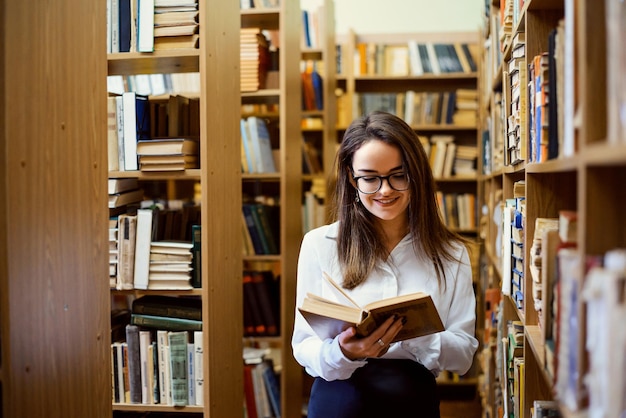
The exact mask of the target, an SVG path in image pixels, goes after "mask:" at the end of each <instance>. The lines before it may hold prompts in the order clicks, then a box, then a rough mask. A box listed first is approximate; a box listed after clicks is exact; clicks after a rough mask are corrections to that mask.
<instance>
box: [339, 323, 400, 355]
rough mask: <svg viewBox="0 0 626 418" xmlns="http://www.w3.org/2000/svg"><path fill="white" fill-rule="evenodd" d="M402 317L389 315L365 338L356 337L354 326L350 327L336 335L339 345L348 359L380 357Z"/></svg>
mask: <svg viewBox="0 0 626 418" xmlns="http://www.w3.org/2000/svg"><path fill="white" fill-rule="evenodd" d="M403 325H404V324H403V321H402V318H397V319H396V318H395V317H393V316H392V317H389V318H387V320H386V321H385V322H383V323H382V325H381V326H380V327H378V328H377V329H376V330H375V331H374V332H372V333H371V334H370V335H369V336H367V337H365V338H361V337H357V335H356V328H354V327H350V328H348V329H346V330H345V331H343V332H342V333H341V334H339V335H338V336H337V338H338V340H339V347H341V351H343V354H344V355H345V356H346V357H348V358H349V359H350V360H356V359H363V358H367V357H381V356H382V355H383V354H385V353H386V352H387V350H389V342H390V341H392V340H393V339H394V338H395V336H396V335H397V334H398V332H400V330H401V329H402V326H403Z"/></svg>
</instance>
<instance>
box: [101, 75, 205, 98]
mask: <svg viewBox="0 0 626 418" xmlns="http://www.w3.org/2000/svg"><path fill="white" fill-rule="evenodd" d="M107 91H108V92H110V93H115V94H122V93H123V92H125V91H134V92H136V93H137V94H141V95H144V96H162V95H166V94H185V95H192V96H194V97H196V96H199V95H200V73H197V72H196V73H168V74H129V75H110V76H108V77H107Z"/></svg>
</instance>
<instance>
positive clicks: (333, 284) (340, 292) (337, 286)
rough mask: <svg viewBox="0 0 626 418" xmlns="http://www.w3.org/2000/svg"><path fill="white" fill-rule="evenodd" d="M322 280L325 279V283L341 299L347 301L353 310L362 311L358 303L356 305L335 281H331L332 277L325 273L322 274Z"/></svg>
mask: <svg viewBox="0 0 626 418" xmlns="http://www.w3.org/2000/svg"><path fill="white" fill-rule="evenodd" d="M322 274H323V276H324V279H326V281H327V282H328V283H329V284H330V286H331V287H332V288H333V289H334V290H336V291H337V293H338V294H339V295H340V296H341V297H343V298H344V299H345V300H347V301H348V302H350V304H351V305H352V306H354V307H355V308H358V309H359V310H363V308H361V307H360V306H359V304H358V303H356V302H355V301H354V299H352V298H351V297H350V296H348V294H347V293H346V292H345V291H344V290H343V289H342V288H341V286H339V284H337V282H336V281H334V280H333V278H332V277H330V276H329V275H328V274H327V273H326V272H322Z"/></svg>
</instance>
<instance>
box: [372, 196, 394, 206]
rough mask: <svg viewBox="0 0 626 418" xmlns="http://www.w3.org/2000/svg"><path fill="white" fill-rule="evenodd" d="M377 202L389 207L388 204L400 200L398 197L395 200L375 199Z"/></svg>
mask: <svg viewBox="0 0 626 418" xmlns="http://www.w3.org/2000/svg"><path fill="white" fill-rule="evenodd" d="M375 200H376V202H378V203H381V204H383V205H388V204H390V203H393V202H395V201H396V200H398V198H397V197H396V198H393V199H375Z"/></svg>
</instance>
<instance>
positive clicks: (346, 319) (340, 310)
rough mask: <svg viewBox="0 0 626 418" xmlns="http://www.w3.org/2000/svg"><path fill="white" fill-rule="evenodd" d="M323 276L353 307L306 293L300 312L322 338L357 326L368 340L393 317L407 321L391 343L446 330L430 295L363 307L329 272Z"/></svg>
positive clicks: (392, 299) (393, 299)
mask: <svg viewBox="0 0 626 418" xmlns="http://www.w3.org/2000/svg"><path fill="white" fill-rule="evenodd" d="M324 277H325V279H326V280H327V281H328V282H329V283H330V284H331V285H332V286H333V288H334V289H336V290H337V291H338V292H339V293H340V294H341V295H342V296H343V297H344V298H345V299H346V300H348V301H349V302H350V303H351V304H352V306H347V305H343V304H341V303H337V302H333V301H331V300H328V299H324V298H322V297H320V296H317V295H314V294H311V293H309V294H307V296H306V297H305V299H304V302H303V303H302V306H301V307H299V308H298V310H299V311H300V313H301V314H302V316H303V317H304V319H305V320H306V321H307V322H308V323H309V325H310V326H311V328H313V330H314V331H315V333H316V334H317V335H318V336H319V337H320V338H322V339H326V338H334V337H335V336H337V334H339V333H340V332H342V331H343V330H345V329H347V328H348V327H351V326H354V327H356V330H357V335H360V336H362V337H366V336H368V335H369V334H370V333H372V332H373V331H374V330H375V329H376V328H378V327H379V326H380V325H381V324H382V323H383V322H385V320H386V319H387V318H389V317H390V316H393V315H397V316H398V317H403V318H405V319H406V322H405V324H404V326H403V327H402V329H401V330H400V332H399V333H398V335H396V337H395V339H394V340H393V341H391V342H396V341H402V340H407V339H409V338H415V337H421V336H423V335H429V334H434V333H436V332H440V331H443V330H444V327H443V323H442V322H441V318H440V317H439V313H438V312H437V308H435V304H434V303H433V300H432V298H431V297H430V295H428V294H426V293H422V292H418V293H411V294H408V295H401V296H395V297H393V298H388V299H383V300H380V301H377V302H372V303H369V304H367V305H365V306H362V307H361V306H359V305H358V304H357V303H356V302H355V301H354V300H352V299H351V298H350V296H348V294H347V293H345V292H344V291H343V289H341V287H340V286H339V285H337V283H336V282H335V281H334V280H333V279H332V278H330V277H328V275H327V274H326V273H324Z"/></svg>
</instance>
